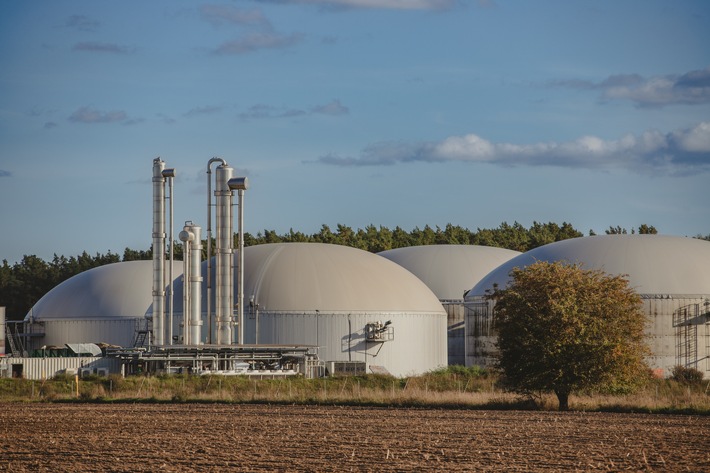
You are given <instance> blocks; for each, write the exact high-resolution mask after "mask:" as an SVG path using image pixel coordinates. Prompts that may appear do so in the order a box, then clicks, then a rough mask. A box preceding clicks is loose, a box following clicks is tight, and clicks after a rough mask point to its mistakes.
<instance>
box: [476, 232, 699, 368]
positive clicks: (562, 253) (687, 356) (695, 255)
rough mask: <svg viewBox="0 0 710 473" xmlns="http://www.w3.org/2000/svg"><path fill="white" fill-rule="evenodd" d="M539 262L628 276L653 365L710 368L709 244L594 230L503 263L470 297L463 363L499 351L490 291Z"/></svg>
mask: <svg viewBox="0 0 710 473" xmlns="http://www.w3.org/2000/svg"><path fill="white" fill-rule="evenodd" d="M535 261H550V262H553V261H565V262H568V263H579V264H581V265H582V267H583V268H585V269H595V270H601V271H604V272H606V273H608V274H612V275H627V276H628V280H629V285H630V286H631V287H632V288H634V289H635V290H636V291H637V292H638V293H639V295H640V296H641V298H642V300H643V310H644V312H645V313H646V315H647V317H648V337H649V338H648V341H649V345H650V347H651V351H652V355H651V356H650V357H649V359H648V361H649V364H650V365H651V366H652V367H653V368H656V369H657V370H659V374H660V373H662V374H668V373H669V372H670V370H671V369H672V367H673V366H675V365H685V366H692V367H696V368H698V369H701V370H702V371H704V372H705V373H706V376H707V373H708V369H710V364H709V363H708V356H710V353H709V350H710V326H709V325H708V322H710V319H709V318H708V311H709V310H710V242H708V241H705V240H699V239H695V238H685V237H677V236H667V235H597V236H589V237H582V238H573V239H569V240H563V241H559V242H555V243H550V244H548V245H545V246H541V247H539V248H535V249H533V250H530V251H528V252H526V253H523V254H522V255H520V256H517V257H515V258H513V259H511V260H510V261H508V262H506V263H504V264H503V265H501V266H500V267H498V268H497V269H495V270H494V271H492V272H491V273H489V274H488V275H487V276H486V277H484V278H483V279H482V280H481V281H480V282H479V283H478V284H476V285H475V286H474V287H473V288H472V289H471V291H469V292H468V294H467V296H466V305H467V313H466V326H467V331H466V333H467V342H466V364H467V365H487V364H489V363H490V362H491V359H490V357H491V356H492V354H493V353H494V351H495V347H494V343H495V334H494V333H493V332H492V331H491V325H490V322H491V314H492V306H491V303H489V302H487V301H485V300H484V299H483V296H485V294H486V291H490V290H492V289H493V287H494V286H495V285H497V286H498V287H501V288H502V287H505V286H506V285H507V284H508V282H509V280H510V277H509V274H510V271H511V270H512V269H513V268H515V267H525V266H527V265H529V264H532V263H533V262H535Z"/></svg>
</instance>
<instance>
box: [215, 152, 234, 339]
mask: <svg viewBox="0 0 710 473" xmlns="http://www.w3.org/2000/svg"><path fill="white" fill-rule="evenodd" d="M233 172H234V169H232V168H231V167H229V166H227V165H226V164H222V165H220V166H218V167H217V169H216V173H215V192H214V195H215V200H216V213H217V218H216V227H217V233H216V235H215V243H216V246H217V248H216V250H215V251H216V255H215V261H216V269H215V279H216V283H217V287H216V292H215V315H216V318H217V344H218V345H231V344H232V325H233V323H234V322H233V317H232V314H233V312H234V282H233V281H234V278H233V274H234V266H233V265H234V263H233V254H234V230H233V228H234V224H233V215H232V197H233V195H234V194H233V193H232V190H231V189H230V188H229V180H230V179H231V178H232V173H233Z"/></svg>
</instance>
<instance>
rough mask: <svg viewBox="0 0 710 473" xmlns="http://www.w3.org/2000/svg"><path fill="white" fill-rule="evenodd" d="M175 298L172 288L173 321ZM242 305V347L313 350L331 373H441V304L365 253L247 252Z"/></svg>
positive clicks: (307, 248)
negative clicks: (354, 369)
mask: <svg viewBox="0 0 710 473" xmlns="http://www.w3.org/2000/svg"><path fill="white" fill-rule="evenodd" d="M235 262H236V258H235ZM205 274H206V264H205V265H203V275H205ZM206 279H207V278H206V277H203V280H206ZM176 284H177V282H176ZM181 293H182V289H181V288H180V287H179V286H177V287H176V288H175V314H176V315H178V316H180V314H181V311H182V309H181V307H182V306H181V302H180V299H181ZM202 294H203V303H202V307H203V310H204V308H205V307H206V303H205V302H206V296H205V294H206V291H204V290H203V291H202ZM244 304H245V307H244V341H245V343H247V344H268V345H312V346H317V347H319V357H320V359H321V360H322V361H325V362H326V366H330V367H331V368H330V369H332V366H333V364H332V363H331V364H330V365H328V363H329V362H337V363H339V364H340V365H339V366H345V365H348V362H349V363H352V364H353V365H357V364H359V365H360V366H363V367H366V369H367V371H368V372H372V371H375V370H377V367H383V368H384V369H385V370H387V371H388V372H389V373H391V374H393V375H395V376H405V375H408V374H415V373H423V372H426V371H430V370H432V369H436V368H439V367H442V366H446V312H445V311H444V309H443V307H442V306H441V304H440V303H439V300H438V299H437V298H436V296H435V295H434V294H433V293H432V292H431V290H430V289H429V288H428V287H427V286H426V285H425V284H424V283H422V281H420V280H419V279H418V278H417V277H416V276H414V275H413V274H412V273H410V272H409V271H407V270H405V269H404V268H402V267H401V266H399V265H397V264H395V263H393V262H391V261H389V260H388V259H386V258H382V257H380V256H377V255H375V254H372V253H368V252H366V251H363V250H358V249H355V248H349V247H345V246H340V245H329V244H322V243H274V244H265V245H257V246H250V247H247V248H245V250H244ZM203 320H205V321H206V314H204V313H203ZM387 322H389V324H387ZM179 324H180V322H179V321H176V325H179ZM213 325H214V322H213ZM204 326H205V327H207V326H208V325H207V323H205V325H204ZM204 332H205V334H204V335H203V338H204V339H206V338H207V334H206V332H207V330H206V329H205V330H204ZM337 369H338V368H336V370H337Z"/></svg>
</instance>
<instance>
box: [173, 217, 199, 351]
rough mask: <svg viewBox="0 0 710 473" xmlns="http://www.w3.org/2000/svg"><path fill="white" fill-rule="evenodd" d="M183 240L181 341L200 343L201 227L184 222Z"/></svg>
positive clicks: (192, 343) (181, 239)
mask: <svg viewBox="0 0 710 473" xmlns="http://www.w3.org/2000/svg"><path fill="white" fill-rule="evenodd" d="M179 237H180V241H182V242H183V304H182V306H183V316H182V318H183V343H184V344H185V345H201V344H202V328H201V327H202V311H201V307H200V303H201V301H202V276H201V273H200V270H201V266H202V229H201V228H200V227H199V226H198V225H195V224H193V223H192V222H189V221H188V222H185V226H184V227H183V230H182V231H181V232H180V235H179Z"/></svg>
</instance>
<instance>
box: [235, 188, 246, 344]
mask: <svg viewBox="0 0 710 473" xmlns="http://www.w3.org/2000/svg"><path fill="white" fill-rule="evenodd" d="M237 196H238V197H239V208H238V210H237V212H238V214H237V215H238V217H237V221H238V223H237V225H238V226H239V237H238V240H237V241H238V243H237V246H238V249H237V251H239V271H237V323H238V324H239V334H238V336H237V343H238V344H239V345H244V189H239V190H238V191H237Z"/></svg>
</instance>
